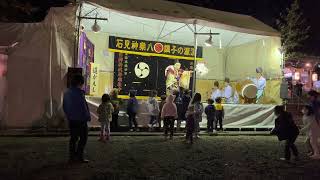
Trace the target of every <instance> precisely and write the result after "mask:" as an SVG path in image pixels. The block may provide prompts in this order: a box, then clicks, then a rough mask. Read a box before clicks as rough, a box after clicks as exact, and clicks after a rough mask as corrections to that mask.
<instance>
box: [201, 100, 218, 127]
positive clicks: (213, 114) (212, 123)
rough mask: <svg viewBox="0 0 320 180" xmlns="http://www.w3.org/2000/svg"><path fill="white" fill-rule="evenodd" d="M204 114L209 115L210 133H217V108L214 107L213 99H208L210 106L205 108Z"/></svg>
mask: <svg viewBox="0 0 320 180" xmlns="http://www.w3.org/2000/svg"><path fill="white" fill-rule="evenodd" d="M204 112H205V113H206V115H207V129H208V133H213V132H214V131H215V121H216V108H215V107H214V105H213V100H212V99H208V106H207V107H206V108H205V110H204Z"/></svg>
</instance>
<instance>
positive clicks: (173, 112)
mask: <svg viewBox="0 0 320 180" xmlns="http://www.w3.org/2000/svg"><path fill="white" fill-rule="evenodd" d="M173 101H174V96H173V95H169V96H168V97H167V100H166V103H165V104H164V105H163V108H162V111H161V118H163V119H164V136H165V138H166V139H167V137H168V129H169V130H170V139H172V138H173V129H174V120H175V119H177V118H178V112H177V106H176V104H175V103H174V102H173Z"/></svg>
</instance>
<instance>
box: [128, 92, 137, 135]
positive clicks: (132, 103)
mask: <svg viewBox="0 0 320 180" xmlns="http://www.w3.org/2000/svg"><path fill="white" fill-rule="evenodd" d="M129 96H130V98H129V100H128V104H127V114H128V116H129V130H130V131H133V130H135V131H139V129H138V123H137V120H136V115H137V112H138V106H139V104H138V100H137V98H136V93H135V91H130V95H129ZM132 123H133V124H134V128H135V129H132Z"/></svg>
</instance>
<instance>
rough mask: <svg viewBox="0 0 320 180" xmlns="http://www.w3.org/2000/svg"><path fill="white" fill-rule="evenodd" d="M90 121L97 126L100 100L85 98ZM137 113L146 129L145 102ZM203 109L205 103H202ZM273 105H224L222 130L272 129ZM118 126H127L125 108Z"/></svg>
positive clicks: (141, 124) (203, 125) (183, 125)
mask: <svg viewBox="0 0 320 180" xmlns="http://www.w3.org/2000/svg"><path fill="white" fill-rule="evenodd" d="M87 101H88V104H89V109H90V113H91V118H92V121H91V123H90V126H99V122H98V120H97V119H98V116H97V113H96V109H97V107H98V105H99V104H100V98H94V97H87ZM139 104H140V106H139V113H138V115H137V122H138V124H139V126H140V127H148V123H149V115H148V113H147V108H146V103H145V101H139ZM203 105H204V107H205V106H206V105H207V103H203ZM274 107H275V105H266V104H224V109H225V119H224V121H223V125H224V128H237V129H238V128H240V129H241V128H243V129H245V128H250V129H252V128H253V129H256V128H273V127H274V118H275V116H274V114H273V109H274ZM119 125H120V126H128V117H127V114H126V112H125V106H123V107H121V110H120V113H119ZM182 127H185V122H182ZM200 127H201V128H206V127H207V118H206V115H205V114H203V116H202V122H201V123H200Z"/></svg>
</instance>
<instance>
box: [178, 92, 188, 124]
mask: <svg viewBox="0 0 320 180" xmlns="http://www.w3.org/2000/svg"><path fill="white" fill-rule="evenodd" d="M190 101H191V97H190V91H189V89H185V90H184V92H183V95H182V108H181V112H180V115H179V116H180V119H181V120H182V121H186V119H187V117H186V113H187V110H188V106H189V104H190ZM177 124H178V123H177ZM177 126H178V130H179V128H180V126H181V123H180V124H179V125H177Z"/></svg>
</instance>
